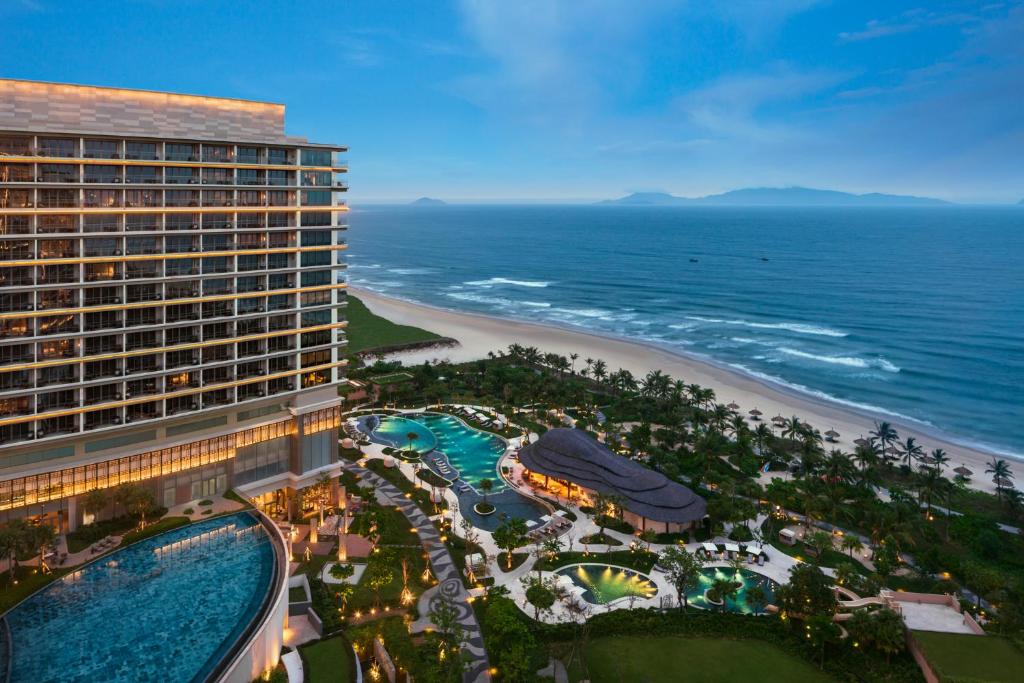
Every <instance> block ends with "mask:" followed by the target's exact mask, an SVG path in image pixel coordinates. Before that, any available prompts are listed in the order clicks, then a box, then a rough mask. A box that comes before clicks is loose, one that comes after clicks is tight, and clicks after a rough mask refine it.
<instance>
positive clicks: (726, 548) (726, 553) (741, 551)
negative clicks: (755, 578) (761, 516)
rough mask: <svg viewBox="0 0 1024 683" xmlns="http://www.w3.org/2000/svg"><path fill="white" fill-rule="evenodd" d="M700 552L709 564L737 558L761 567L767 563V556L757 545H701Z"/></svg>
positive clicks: (729, 543) (727, 543) (728, 543)
mask: <svg viewBox="0 0 1024 683" xmlns="http://www.w3.org/2000/svg"><path fill="white" fill-rule="evenodd" d="M700 552H701V553H703V555H704V557H705V558H706V559H707V560H708V561H709V562H714V561H727V560H733V559H735V558H736V557H737V556H739V557H741V558H744V559H746V561H747V564H756V565H759V566H762V567H763V566H764V563H765V562H768V561H769V558H768V554H767V553H766V552H765V551H764V548H763V547H762V546H761V545H760V544H758V543H744V544H739V543H731V542H725V543H703V544H701V547H700Z"/></svg>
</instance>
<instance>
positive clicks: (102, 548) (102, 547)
mask: <svg viewBox="0 0 1024 683" xmlns="http://www.w3.org/2000/svg"><path fill="white" fill-rule="evenodd" d="M120 542H121V539H120V537H118V536H105V537H104V538H103V539H101V540H99V541H97V542H96V543H93V544H92V546H91V547H90V548H89V552H90V553H91V554H93V555H98V554H99V553H103V552H106V551H108V550H110V549H111V548H113V547H114V546H116V545H117V544H118V543H120ZM64 557H65V558H67V553H65V554H64ZM58 564H59V563H58Z"/></svg>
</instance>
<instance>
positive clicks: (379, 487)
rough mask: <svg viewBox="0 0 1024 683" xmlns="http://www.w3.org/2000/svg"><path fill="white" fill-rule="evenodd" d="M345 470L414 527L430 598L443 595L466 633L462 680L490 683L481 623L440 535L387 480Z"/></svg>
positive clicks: (356, 467)
mask: <svg viewBox="0 0 1024 683" xmlns="http://www.w3.org/2000/svg"><path fill="white" fill-rule="evenodd" d="M345 468H346V469H347V470H349V471H350V472H352V473H353V474H357V475H359V476H360V477H361V478H362V480H363V482H365V483H367V484H370V485H371V486H373V488H374V490H375V491H376V494H377V500H378V501H380V502H381V503H382V504H386V505H394V506H395V507H397V508H398V509H399V510H401V511H402V514H404V515H405V517H406V519H408V520H409V522H410V523H411V524H412V525H413V526H414V527H416V531H417V534H418V535H419V537H420V542H421V543H422V544H423V549H424V550H425V551H427V556H428V557H429V558H430V565H431V568H432V569H433V571H434V576H436V577H437V580H438V585H437V586H436V587H435V588H436V592H435V593H434V595H433V596H432V597H435V598H436V597H437V596H443V597H444V598H447V599H448V600H450V601H451V602H452V603H453V604H454V605H455V607H456V609H457V610H458V612H459V624H460V625H461V626H462V629H463V630H464V631H465V634H466V645H465V652H466V656H467V660H468V663H469V667H468V669H467V670H466V673H465V674H464V675H463V680H464V681H466V682H467V683H483V682H486V681H490V680H491V675H490V664H489V663H488V661H487V652H486V651H485V650H484V639H483V635H482V634H481V632H480V624H479V623H477V620H476V615H475V614H474V613H473V607H472V605H470V602H469V600H468V598H469V593H468V592H467V591H466V587H465V586H464V585H463V584H462V578H461V577H460V576H459V570H458V568H457V567H456V566H455V563H454V562H453V561H452V556H451V555H450V554H449V553H448V548H447V547H446V546H445V544H444V543H442V542H441V536H440V534H438V532H437V529H436V528H435V527H434V525H433V524H431V522H430V520H429V519H427V516H426V515H424V514H423V511H422V510H420V509H419V507H418V506H417V505H416V504H415V503H413V502H412V501H411V500H409V499H408V498H406V497H405V495H404V494H402V492H401V491H399V490H398V488H396V487H395V486H394V485H393V484H391V483H390V482H388V481H387V480H386V479H384V478H382V477H380V476H378V475H377V474H375V473H373V472H371V471H370V470H368V469H366V468H364V467H360V466H359V465H355V464H348V465H346V466H345ZM431 590H435V589H431ZM421 609H422V608H421Z"/></svg>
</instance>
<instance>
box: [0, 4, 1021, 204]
mask: <svg viewBox="0 0 1024 683" xmlns="http://www.w3.org/2000/svg"><path fill="white" fill-rule="evenodd" d="M0 24H2V25H3V26H4V27H5V28H4V50H3V51H2V52H0V75H2V76H6V77H14V78H28V79H39V80H50V81H68V82H76V83H88V84H97V85H111V86H121V87H135V88H147V89H156V90H171V91H179V92H194V93H201V94H209V95H223V96H231V97H242V98H252V99H263V100H271V101H276V102H283V103H285V104H287V106H288V117H287V118H288V128H289V132H291V133H294V134H303V135H306V136H307V137H309V138H310V139H313V140H316V141H322V142H339V143H344V144H348V145H349V146H350V147H351V152H350V155H349V159H350V164H351V167H352V172H351V175H350V182H351V185H352V191H351V193H350V195H351V196H350V198H351V199H352V200H353V201H354V202H358V201H371V200H408V199H411V198H415V197H418V196H421V195H430V196H436V197H441V198H444V199H448V200H460V199H461V200H502V199H504V200H515V199H534V200H555V199H570V200H589V199H599V198H606V197H614V196H619V195H622V194H625V193H627V192H632V191H641V190H642V191H650V190H663V191H669V192H673V193H675V194H680V195H686V196H696V195H702V194H707V193H713V192H720V191H724V190H729V189H734V188H738V187H749V186H785V185H805V186H812V187H829V188H835V189H842V190H848V191H854V192H870V191H882V192H894V193H907V194H921V195H929V196H937V197H943V198H947V199H952V200H955V201H969V202H1009V201H1014V202H1015V201H1017V200H1019V199H1020V198H1022V197H1024V163H1022V159H1024V106H1022V102H1024V2H1021V1H1014V2H992V3H986V2H975V3H969V2H950V3H942V2H927V1H918V2H908V3H904V2H899V1H898V0H893V1H888V2H871V1H868V0H865V1H860V2H838V1H833V2H815V1H814V0H749V1H744V0H732V1H723V2H716V1H714V0H703V1H700V2H697V1H694V2H668V1H662V0H632V1H618V0H572V1H568V2H561V1H558V0H514V1H507V2H506V1H501V2H498V1H497V0H494V1H493V2H484V1H482V0H460V1H454V2H446V1H444V0H434V1H432V2H391V1H388V0H359V1H354V0H347V1H344V2H342V1H335V2H312V1H305V2H283V1H282V2H262V1H260V0H250V1H248V2H226V1H225V2H220V1H217V0H166V1H164V0H136V1H134V2H124V3H118V2H114V1H112V0H111V1H109V2H77V1H72V0H62V1H57V0H2V2H0Z"/></svg>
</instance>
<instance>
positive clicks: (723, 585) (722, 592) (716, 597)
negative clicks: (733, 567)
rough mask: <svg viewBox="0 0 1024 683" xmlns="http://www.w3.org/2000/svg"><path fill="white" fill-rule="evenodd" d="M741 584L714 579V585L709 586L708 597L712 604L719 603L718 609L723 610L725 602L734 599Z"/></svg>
mask: <svg viewBox="0 0 1024 683" xmlns="http://www.w3.org/2000/svg"><path fill="white" fill-rule="evenodd" d="M742 585H743V584H741V583H740V582H739V581H733V580H732V579H715V581H714V583H712V584H711V588H709V589H708V593H709V595H708V597H709V598H710V599H711V600H713V601H714V602H719V601H721V603H722V604H721V605H719V609H721V610H723V611H724V610H725V601H726V600H728V599H729V598H734V597H736V593H738V592H739V590H740V588H741V587H742Z"/></svg>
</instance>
